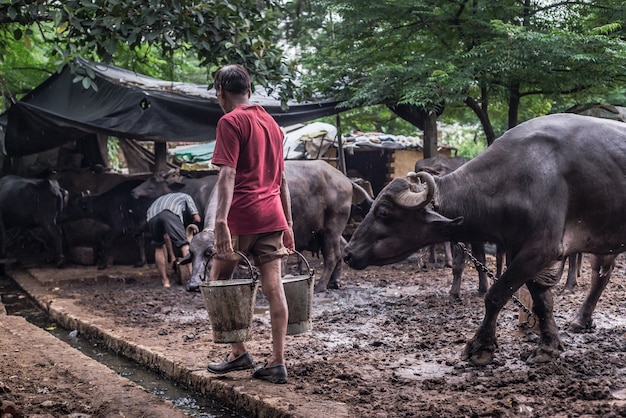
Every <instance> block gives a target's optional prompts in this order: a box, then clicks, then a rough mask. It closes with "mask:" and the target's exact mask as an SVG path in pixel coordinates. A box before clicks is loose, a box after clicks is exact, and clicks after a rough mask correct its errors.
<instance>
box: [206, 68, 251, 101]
mask: <svg viewBox="0 0 626 418" xmlns="http://www.w3.org/2000/svg"><path fill="white" fill-rule="evenodd" d="M213 86H214V87H215V91H218V90H224V91H227V92H229V93H233V94H247V93H248V91H249V90H250V75H249V74H248V72H247V71H246V69H245V68H243V67H242V66H241V65H239V64H230V65H226V66H224V67H222V68H220V69H219V70H217V73H215V82H214V83H213Z"/></svg>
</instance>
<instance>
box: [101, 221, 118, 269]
mask: <svg viewBox="0 0 626 418" xmlns="http://www.w3.org/2000/svg"><path fill="white" fill-rule="evenodd" d="M122 235H123V232H122V231H121V230H119V229H113V228H112V229H111V230H109V232H107V233H106V234H105V236H104V239H103V240H102V248H101V250H100V257H98V270H102V269H105V268H107V267H108V265H109V256H110V255H111V248H113V243H114V242H115V241H117V239H119V238H120V237H121V236H122Z"/></svg>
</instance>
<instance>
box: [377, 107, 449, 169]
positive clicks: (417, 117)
mask: <svg viewBox="0 0 626 418" xmlns="http://www.w3.org/2000/svg"><path fill="white" fill-rule="evenodd" d="M388 107H389V109H391V110H392V111H393V112H395V113H396V114H397V115H398V116H400V117H401V118H402V119H404V120H406V121H407V122H409V123H411V124H413V125H415V126H417V127H418V128H419V129H420V130H421V131H422V132H424V158H430V157H433V156H435V154H436V153H437V117H438V116H439V115H441V114H442V113H443V105H440V106H437V108H436V110H434V111H429V110H428V109H426V108H424V107H420V106H415V105H411V104H395V105H393V106H391V105H389V106H388Z"/></svg>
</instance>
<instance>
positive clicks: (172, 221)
mask: <svg viewBox="0 0 626 418" xmlns="http://www.w3.org/2000/svg"><path fill="white" fill-rule="evenodd" d="M148 227H149V228H150V235H152V241H151V243H152V245H155V246H157V247H160V246H162V245H165V240H164V239H163V235H164V234H167V235H169V236H170V239H171V240H172V244H174V246H175V247H176V248H180V247H182V246H183V245H189V243H188V242H187V235H186V234H185V226H184V225H183V223H182V222H181V220H180V218H179V217H178V215H176V214H175V213H174V212H171V211H169V210H164V211H163V212H160V213H158V214H157V215H156V216H154V217H153V218H152V219H150V220H149V221H148Z"/></svg>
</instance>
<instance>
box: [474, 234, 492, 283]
mask: <svg viewBox="0 0 626 418" xmlns="http://www.w3.org/2000/svg"><path fill="white" fill-rule="evenodd" d="M471 246H472V254H473V255H474V257H476V259H477V260H478V261H479V262H480V263H481V264H482V265H483V266H485V267H486V266H487V256H486V255H485V244H484V243H482V242H473V243H472V244H471ZM476 270H478V294H479V295H484V294H485V293H487V289H489V281H488V280H487V273H485V272H484V271H483V270H482V269H481V268H480V267H478V266H476Z"/></svg>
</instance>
